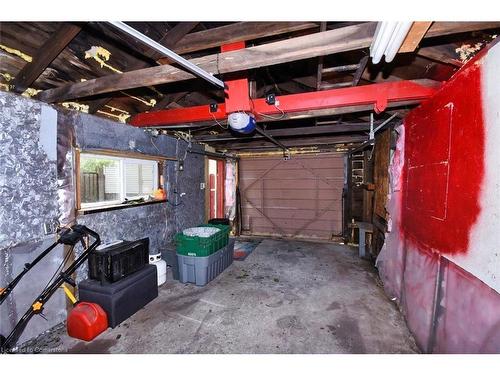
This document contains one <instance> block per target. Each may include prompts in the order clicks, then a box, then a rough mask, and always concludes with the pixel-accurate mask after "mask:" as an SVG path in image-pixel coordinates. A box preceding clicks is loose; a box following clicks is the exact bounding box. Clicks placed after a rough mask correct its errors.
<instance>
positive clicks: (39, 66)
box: [12, 23, 82, 93]
mask: <svg viewBox="0 0 500 375" xmlns="http://www.w3.org/2000/svg"><path fill="white" fill-rule="evenodd" d="M81 29H82V27H81V26H80V25H76V24H72V23H63V24H62V25H61V26H60V27H59V29H57V30H56V32H55V33H54V34H53V35H51V36H50V37H49V39H48V40H47V41H45V43H43V45H42V46H41V47H40V48H39V49H38V50H37V52H36V53H35V55H34V56H33V61H32V62H31V63H26V65H24V67H23V68H22V69H21V71H20V72H19V73H18V74H17V75H16V78H14V80H13V81H12V85H13V86H14V89H13V91H15V92H17V93H22V92H24V91H25V90H26V89H27V88H29V87H30V86H31V85H32V84H33V82H35V81H36V80H37V78H38V77H40V75H41V74H42V73H43V72H44V71H45V69H47V67H48V66H49V65H50V63H51V62H52V61H54V59H55V58H56V57H57V56H59V54H60V53H61V52H62V51H63V50H64V48H66V46H67V45H68V44H69V42H71V41H72V40H73V38H74V37H75V36H76V35H77V34H78V33H79V32H80V30H81Z"/></svg>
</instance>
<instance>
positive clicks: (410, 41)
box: [398, 22, 432, 53]
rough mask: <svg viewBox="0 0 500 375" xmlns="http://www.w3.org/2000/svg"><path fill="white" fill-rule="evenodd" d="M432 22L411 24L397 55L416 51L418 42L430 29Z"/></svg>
mask: <svg viewBox="0 0 500 375" xmlns="http://www.w3.org/2000/svg"><path fill="white" fill-rule="evenodd" d="M431 24H432V22H413V25H412V26H411V28H410V31H409V32H408V35H406V38H405V40H404V41H403V44H402V45H401V47H400V48H399V51H398V53H405V52H413V51H415V50H416V49H417V47H418V45H419V44H420V41H421V40H422V39H423V38H424V35H425V34H426V33H427V30H429V27H431Z"/></svg>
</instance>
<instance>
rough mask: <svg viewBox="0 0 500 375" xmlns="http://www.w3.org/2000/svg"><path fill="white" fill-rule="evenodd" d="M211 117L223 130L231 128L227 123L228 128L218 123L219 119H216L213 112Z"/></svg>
mask: <svg viewBox="0 0 500 375" xmlns="http://www.w3.org/2000/svg"><path fill="white" fill-rule="evenodd" d="M210 116H212V118H213V119H214V121H215V123H216V124H217V125H219V126H220V127H221V128H222V129H224V130H227V129H228V128H229V125H228V124H227V123H226V126H225V127H224V126H223V125H222V124H221V123H220V122H219V121H217V119H216V118H215V115H214V114H213V113H212V112H210Z"/></svg>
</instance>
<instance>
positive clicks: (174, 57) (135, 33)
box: [109, 21, 224, 89]
mask: <svg viewBox="0 0 500 375" xmlns="http://www.w3.org/2000/svg"><path fill="white" fill-rule="evenodd" d="M109 23H110V24H111V25H113V26H114V27H116V28H117V29H120V30H121V31H123V32H125V33H126V34H128V35H130V36H132V37H134V38H135V39H137V40H139V41H141V42H142V43H144V44H146V45H147V46H149V47H151V48H153V49H154V50H156V51H158V52H160V53H161V54H163V55H165V56H166V57H168V58H170V59H172V60H174V61H175V62H176V63H178V64H179V65H180V66H182V67H184V68H186V69H187V70H189V71H190V72H191V73H193V74H194V75H196V76H198V77H200V78H203V79H204V80H206V81H208V82H210V83H212V84H214V85H215V86H217V87H220V88H222V89H223V88H224V82H222V81H221V80H220V79H218V78H216V77H214V76H213V75H212V74H210V73H208V72H207V71H205V70H203V69H201V68H200V67H199V66H197V65H195V64H193V63H192V62H190V61H188V60H186V59H185V58H183V57H181V56H179V55H178V54H176V53H175V52H174V51H172V50H170V49H168V48H167V47H165V46H162V45H161V44H160V43H158V42H156V41H154V40H153V39H151V38H149V37H148V36H146V35H144V34H143V33H141V32H139V31H137V30H136V29H134V28H133V27H130V26H129V25H127V24H125V23H123V22H120V21H111V22H109Z"/></svg>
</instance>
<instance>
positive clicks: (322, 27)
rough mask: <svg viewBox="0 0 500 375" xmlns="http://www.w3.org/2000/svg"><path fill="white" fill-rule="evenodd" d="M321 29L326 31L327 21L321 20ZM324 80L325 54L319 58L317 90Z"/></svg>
mask: <svg viewBox="0 0 500 375" xmlns="http://www.w3.org/2000/svg"><path fill="white" fill-rule="evenodd" d="M319 31H320V32H323V31H326V22H321V26H320V27H319ZM322 81H323V56H320V57H319V58H318V70H317V72H316V90H319V88H320V87H321V82H322Z"/></svg>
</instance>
